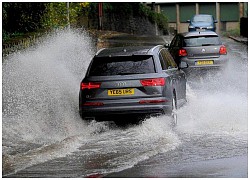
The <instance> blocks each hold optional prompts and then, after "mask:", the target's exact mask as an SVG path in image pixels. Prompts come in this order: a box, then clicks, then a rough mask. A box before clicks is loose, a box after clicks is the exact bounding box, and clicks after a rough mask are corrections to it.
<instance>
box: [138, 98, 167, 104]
mask: <svg viewBox="0 0 250 180" xmlns="http://www.w3.org/2000/svg"><path fill="white" fill-rule="evenodd" d="M166 101H167V100H165V99H159V100H141V101H139V103H140V104H149V103H150V104H156V103H164V102H166Z"/></svg>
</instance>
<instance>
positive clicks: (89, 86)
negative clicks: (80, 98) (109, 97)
mask: <svg viewBox="0 0 250 180" xmlns="http://www.w3.org/2000/svg"><path fill="white" fill-rule="evenodd" d="M100 87H101V83H96V82H83V83H81V89H82V90H84V89H98V88H100Z"/></svg>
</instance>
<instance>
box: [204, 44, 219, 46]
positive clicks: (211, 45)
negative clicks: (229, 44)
mask: <svg viewBox="0 0 250 180" xmlns="http://www.w3.org/2000/svg"><path fill="white" fill-rule="evenodd" d="M214 45H216V44H202V46H214Z"/></svg>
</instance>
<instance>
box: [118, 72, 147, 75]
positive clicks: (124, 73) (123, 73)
mask: <svg viewBox="0 0 250 180" xmlns="http://www.w3.org/2000/svg"><path fill="white" fill-rule="evenodd" d="M131 74H142V73H135V72H134V73H126V72H121V73H118V74H117V75H131Z"/></svg>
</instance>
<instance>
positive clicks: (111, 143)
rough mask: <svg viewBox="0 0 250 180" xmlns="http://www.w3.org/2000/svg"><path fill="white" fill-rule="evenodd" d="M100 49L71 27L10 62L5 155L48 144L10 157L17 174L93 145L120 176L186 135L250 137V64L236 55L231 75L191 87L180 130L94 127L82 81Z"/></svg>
mask: <svg viewBox="0 0 250 180" xmlns="http://www.w3.org/2000/svg"><path fill="white" fill-rule="evenodd" d="M95 50H96V49H95V47H94V44H93V42H92V39H91V38H90V37H89V36H88V35H87V34H86V33H85V32H79V31H77V30H70V31H68V30H67V31H58V32H54V33H51V34H49V35H47V36H45V37H44V38H43V39H42V40H41V42H40V43H39V44H38V46H36V47H32V48H28V49H26V50H25V51H21V52H18V53H15V54H12V55H10V56H8V58H7V59H4V63H3V78H2V79H3V122H2V126H3V128H2V131H3V145H4V147H3V150H4V151H8V149H5V147H11V146H15V145H16V144H17V143H20V142H25V143H27V142H29V143H35V144H40V145H42V147H41V146H40V147H39V148H37V149H34V150H32V151H29V152H27V153H26V152H25V153H21V154H17V155H15V156H11V157H9V160H10V161H11V163H13V164H15V168H14V170H18V169H19V170H20V169H24V168H25V167H28V166H32V165H34V164H37V163H41V162H45V161H48V160H51V159H54V158H58V157H64V156H65V155H66V154H69V153H71V152H74V151H76V149H77V148H79V147H81V146H84V144H85V143H86V145H87V146H88V144H89V146H91V145H93V148H95V147H97V150H98V153H99V154H102V155H103V156H105V154H108V153H110V152H113V153H114V159H112V161H111V160H110V161H107V162H106V164H104V166H105V167H108V169H109V170H108V171H109V172H111V171H118V170H122V169H125V168H128V167H132V166H133V165H135V164H136V163H138V162H140V161H142V160H145V159H147V158H149V157H151V156H154V155H156V154H158V153H164V152H166V151H170V150H173V149H175V148H176V147H177V146H179V145H180V144H181V140H180V138H179V135H181V134H182V133H184V134H185V133H189V134H194V133H201V134H204V133H223V134H232V133H243V134H246V133H247V61H244V60H243V61H239V62H237V61H235V59H239V56H240V55H238V54H235V53H234V52H232V53H231V54H229V57H230V63H229V66H228V67H227V68H226V69H225V70H224V71H222V72H219V73H216V74H210V75H208V76H206V77H202V78H200V79H198V80H197V79H193V80H192V79H191V80H190V81H189V82H188V91H187V98H188V103H187V104H186V105H185V106H184V107H182V108H181V109H179V110H178V126H177V127H176V129H174V130H173V129H172V128H171V126H170V125H169V117H166V116H164V117H160V118H150V119H147V120H145V121H144V122H143V123H142V124H140V125H137V126H132V127H129V128H128V129H125V130H123V129H119V128H118V129H117V128H116V127H115V126H113V125H112V124H110V123H105V122H92V123H90V124H86V123H85V122H84V121H82V120H81V119H80V117H79V114H78V92H79V82H80V81H81V79H82V78H83V76H84V74H85V72H86V69H87V67H88V65H89V62H90V60H91V58H92V56H93V55H94V53H95ZM241 58H242V59H244V58H247V57H241ZM97 150H96V151H97ZM96 151H95V149H91V148H90V149H88V148H87V149H86V151H84V153H85V154H84V153H83V154H81V155H82V156H86V157H88V158H91V156H93V157H95V155H96V154H95V153H96ZM119 153H120V154H119ZM117 154H118V155H117ZM100 157H101V156H100ZM111 162H112V163H111ZM11 163H10V164H11ZM13 167H14V166H13ZM100 168H102V167H101V166H100ZM86 171H87V170H86ZM96 171H97V169H96ZM97 172H98V171H97ZM99 172H101V173H105V172H106V170H105V169H101V170H99ZM88 173H89V174H92V173H93V170H92V169H90V170H89V172H86V174H88Z"/></svg>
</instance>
